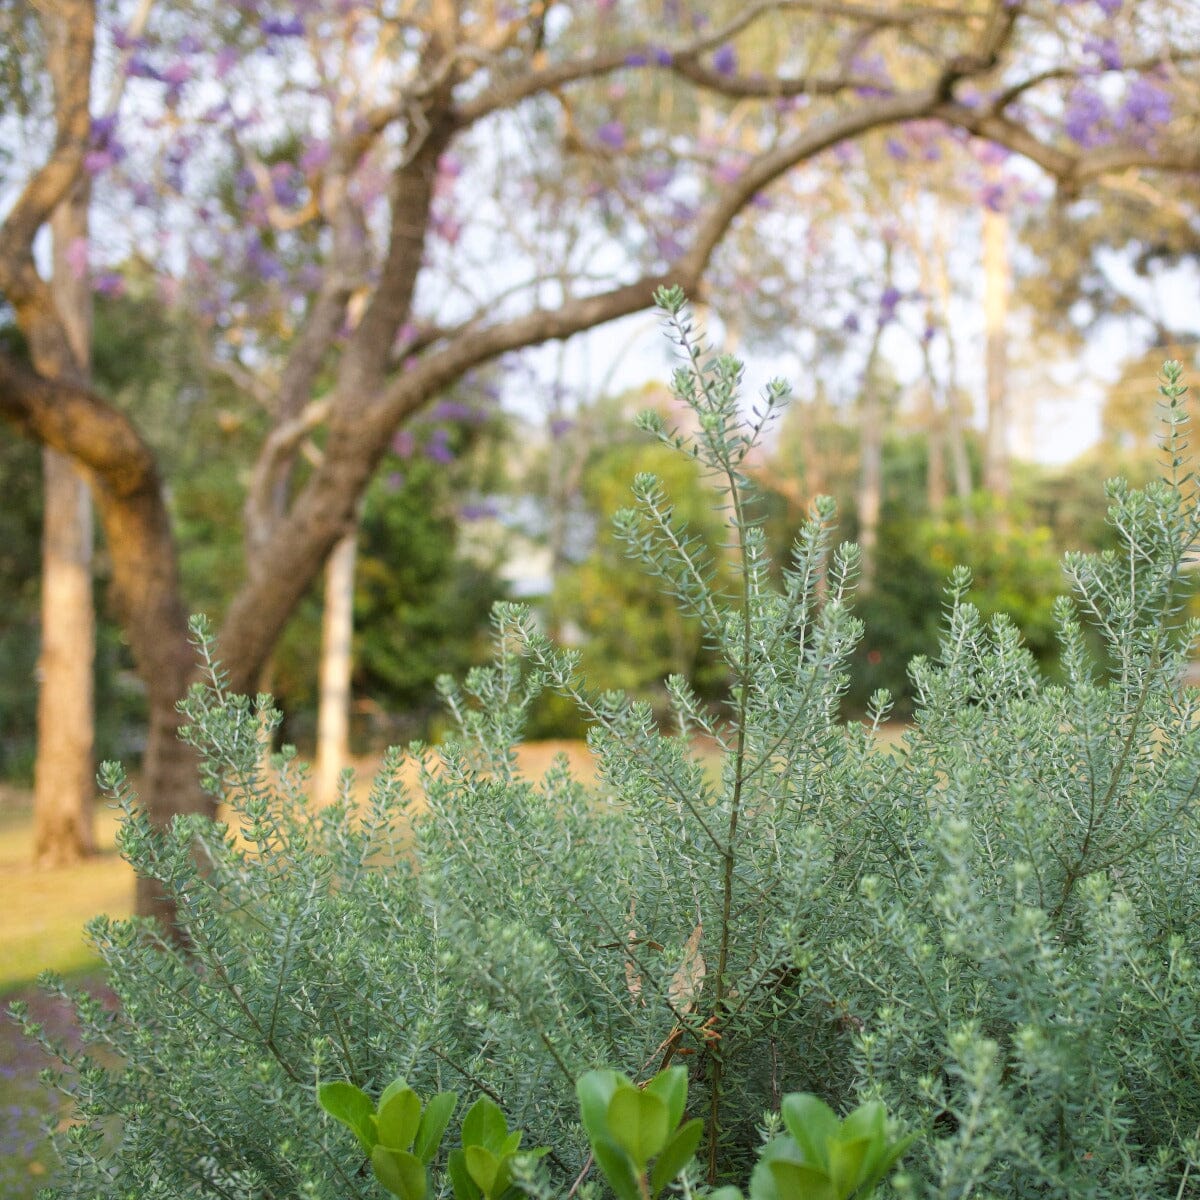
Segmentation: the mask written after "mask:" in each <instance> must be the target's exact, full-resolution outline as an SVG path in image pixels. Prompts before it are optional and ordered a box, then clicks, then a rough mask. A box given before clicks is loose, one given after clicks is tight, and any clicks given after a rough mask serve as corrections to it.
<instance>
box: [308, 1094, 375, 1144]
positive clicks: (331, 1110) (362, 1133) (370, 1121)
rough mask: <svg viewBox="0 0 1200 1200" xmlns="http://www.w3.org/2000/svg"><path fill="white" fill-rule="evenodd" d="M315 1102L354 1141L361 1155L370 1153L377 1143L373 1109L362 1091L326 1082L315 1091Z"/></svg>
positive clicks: (373, 1106)
mask: <svg viewBox="0 0 1200 1200" xmlns="http://www.w3.org/2000/svg"><path fill="white" fill-rule="evenodd" d="M317 1102H318V1103H319V1104H320V1105H321V1107H322V1108H323V1109H324V1110H325V1111H326V1112H327V1113H328V1114H329V1115H330V1116H331V1117H334V1118H336V1119H337V1120H339V1121H341V1123H342V1124H343V1125H345V1126H346V1127H347V1128H348V1129H350V1130H351V1132H352V1133H353V1134H354V1136H355V1137H357V1138H358V1141H359V1145H361V1146H362V1148H363V1153H364V1154H370V1153H371V1148H372V1147H373V1146H374V1145H375V1143H376V1141H378V1135H377V1134H376V1132H375V1105H374V1104H372V1103H371V1098H370V1096H368V1095H367V1093H366V1092H364V1091H363V1090H362V1088H360V1087H355V1086H354V1084H352V1083H347V1082H346V1081H345V1080H344V1079H334V1080H330V1082H328V1083H323V1084H321V1086H320V1087H319V1088H318V1089H317Z"/></svg>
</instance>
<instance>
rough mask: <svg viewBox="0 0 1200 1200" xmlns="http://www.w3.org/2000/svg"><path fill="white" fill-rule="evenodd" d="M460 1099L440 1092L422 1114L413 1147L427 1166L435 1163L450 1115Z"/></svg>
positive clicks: (448, 1093)
mask: <svg viewBox="0 0 1200 1200" xmlns="http://www.w3.org/2000/svg"><path fill="white" fill-rule="evenodd" d="M457 1103H458V1097H457V1096H456V1095H455V1094H454V1093H453V1092H438V1094H437V1095H436V1096H434V1097H433V1098H432V1099H431V1100H430V1101H429V1103H428V1104H427V1105H425V1111H424V1112H423V1113H422V1114H421V1123H420V1124H419V1125H418V1126H417V1137H416V1141H415V1143H414V1145H413V1153H414V1154H415V1155H416V1156H417V1157H418V1158H419V1159H420V1160H421V1161H422V1162H423V1163H425V1164H426V1165H427V1166H428V1164H429V1163H430V1162H432V1161H433V1157H434V1155H435V1154H437V1152H438V1147H439V1146H440V1145H441V1144H442V1135H443V1134H444V1133H445V1132H446V1126H447V1125H448V1124H449V1123H450V1115H451V1113H453V1112H454V1106H455V1105H456V1104H457Z"/></svg>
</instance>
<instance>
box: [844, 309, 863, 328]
mask: <svg viewBox="0 0 1200 1200" xmlns="http://www.w3.org/2000/svg"><path fill="white" fill-rule="evenodd" d="M842 328H843V329H844V330H845V331H846V332H847V333H857V332H858V331H859V329H860V328H861V325H860V322H859V319H858V313H847V314H846V317H845V320H843V321H842Z"/></svg>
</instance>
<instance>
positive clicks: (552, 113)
mask: <svg viewBox="0 0 1200 1200" xmlns="http://www.w3.org/2000/svg"><path fill="white" fill-rule="evenodd" d="M39 7H40V8H44V9H45V10H46V11H47V12H48V13H49V14H51V15H52V16H53V17H54V19H55V20H56V21H57V22H58V23H59V28H60V29H61V31H62V37H63V38H64V39H65V41H64V42H63V44H62V46H61V47H60V52H61V53H63V54H64V55H66V56H67V59H68V61H70V62H71V63H72V64H73V68H74V69H73V70H71V71H69V72H62V73H60V74H58V75H56V76H55V79H54V104H53V114H54V115H53V129H52V130H51V131H50V136H49V137H43V138H42V139H41V140H40V143H39V144H44V145H46V146H47V147H48V149H47V150H46V151H45V152H44V153H40V154H39V153H36V152H35V151H34V150H33V149H32V146H33V145H34V144H35V143H34V142H33V141H32V139H30V138H28V137H26V136H24V133H27V132H28V131H27V130H26V131H24V133H23V131H22V129H20V128H18V127H17V126H18V125H19V121H18V120H17V119H16V118H15V117H14V118H13V120H12V121H11V122H10V123H8V124H5V125H4V126H3V130H2V132H3V136H4V137H5V139H6V141H7V142H8V143H9V149H10V150H11V153H9V154H7V155H5V157H4V158H3V159H2V160H0V162H2V164H3V165H2V166H0V171H3V175H4V179H3V184H4V186H3V189H0V194H3V195H5V196H6V197H11V199H8V200H7V210H6V213H5V216H4V219H3V222H2V224H0V292H2V293H3V295H4V298H5V300H6V301H7V303H8V304H9V305H10V306H11V308H12V310H13V312H14V314H15V316H16V319H17V321H18V323H19V324H20V326H21V328H22V329H23V331H24V332H25V334H26V337H27V339H28V340H29V342H30V343H31V344H34V345H47V346H50V347H52V348H53V347H54V346H56V345H59V344H60V343H61V342H62V341H63V339H64V337H65V336H66V333H65V330H66V323H65V317H64V313H63V312H62V311H61V310H60V309H59V308H58V307H57V306H56V303H55V297H54V295H53V293H52V291H51V288H50V285H49V283H48V281H47V279H46V278H45V277H44V276H43V275H42V273H41V271H40V269H39V261H38V259H37V257H36V256H35V253H34V247H35V243H36V242H37V240H38V237H39V234H40V233H41V231H42V230H43V229H44V228H46V227H47V224H48V223H49V222H50V221H51V219H52V217H53V215H54V213H55V212H56V211H58V210H59V209H60V208H61V206H62V205H63V204H64V203H66V202H67V201H68V200H69V198H70V197H71V196H72V195H73V194H75V189H76V187H77V185H78V183H79V181H80V180H81V178H83V177H84V176H85V175H86V176H88V177H90V178H91V180H92V182H93V184H94V192H95V196H96V199H95V201H94V203H95V204H98V205H101V206H102V208H103V220H101V219H100V218H99V216H98V215H96V219H95V220H94V223H93V230H94V233H93V236H92V243H91V245H90V246H88V245H84V246H78V245H76V246H75V251H76V253H77V255H78V257H79V260H80V261H79V265H80V267H81V268H82V267H85V266H88V265H90V266H91V267H92V269H93V271H94V279H95V281H96V285H97V286H100V287H109V288H119V286H120V277H119V269H120V268H121V267H122V266H123V265H128V264H131V263H138V264H141V265H144V266H146V267H149V268H150V269H151V270H153V271H154V272H156V273H157V274H158V276H159V278H160V280H161V287H162V292H163V297H164V302H177V303H181V304H185V305H189V306H190V307H191V309H192V311H194V313H195V316H196V320H197V321H198V322H203V323H204V328H205V332H206V335H207V337H208V339H209V343H210V347H211V357H212V358H213V360H214V361H215V362H216V363H217V364H219V365H222V366H223V367H224V369H226V370H227V372H228V373H230V374H232V375H234V376H238V375H241V374H246V375H250V376H252V377H253V378H252V380H251V379H248V380H247V384H248V386H251V385H252V386H255V387H257V388H259V389H260V390H261V391H262V399H263V402H264V403H265V404H266V405H267V406H268V409H269V411H270V413H271V425H270V429H269V432H268V433H267V435H266V436H265V437H264V439H263V441H262V445H261V447H260V450H259V453H258V456H257V460H256V464H255V467H254V470H253V473H252V478H251V479H250V482H249V485H248V489H247V495H246V500H245V508H244V514H245V528H244V533H245V545H246V556H245V558H246V567H245V575H244V580H243V582H242V584H241V586H240V589H239V591H238V593H237V595H236V597H235V599H234V600H233V602H232V604H231V605H230V607H229V609H228V612H227V613H226V615H225V618H224V621H223V624H222V627H221V629H220V631H219V644H220V648H221V656H222V660H223V661H224V663H225V664H226V667H227V670H228V672H229V676H230V684H231V686H232V688H233V689H234V690H235V691H240V690H247V689H253V687H254V685H255V682H256V680H257V677H258V674H259V671H260V668H261V667H262V665H263V663H264V661H265V659H266V658H267V656H268V655H269V653H270V651H271V648H272V646H273V645H274V644H275V642H276V640H277V639H278V637H279V636H280V632H281V630H282V629H283V628H284V626H285V624H286V622H287V620H288V618H289V615H290V614H291V613H292V611H293V610H294V608H295V607H296V605H297V603H298V602H299V600H300V599H301V598H302V597H303V595H304V594H305V593H306V591H307V590H308V588H309V587H310V585H311V584H312V582H313V580H314V579H315V578H316V576H317V574H318V572H319V571H320V569H321V566H322V563H323V561H324V560H325V558H326V556H327V554H328V553H329V551H330V549H331V547H332V546H333V545H334V544H335V543H336V542H337V541H338V539H339V538H340V537H341V536H342V534H343V533H344V532H345V530H346V529H347V528H348V527H349V526H350V524H351V523H352V522H353V520H354V514H355V512H356V508H357V506H358V503H359V500H360V498H361V497H362V494H363V492H364V489H365V488H366V487H367V484H368V483H369V481H370V479H371V477H372V474H373V472H374V470H375V468H376V465H377V464H378V463H379V462H380V460H381V459H382V457H383V456H384V454H385V453H386V451H387V448H388V446H389V444H390V441H391V439H392V437H393V435H394V433H395V431H396V429H397V427H398V426H400V425H401V424H402V423H404V422H405V421H406V420H407V419H408V418H409V417H411V416H412V415H413V414H414V413H416V412H418V411H419V410H421V409H422V408H423V407H424V406H425V405H427V404H429V403H430V401H431V400H432V399H433V398H434V397H436V396H437V395H438V394H439V393H441V392H442V391H443V390H444V389H445V388H447V387H448V386H449V385H450V384H452V383H453V382H455V381H456V380H458V379H459V378H461V377H462V376H463V374H464V373H466V372H468V371H470V370H472V369H473V368H477V367H480V366H482V365H485V364H489V363H494V362H496V361H498V360H500V359H502V358H503V356H505V355H508V354H510V353H512V352H515V351H520V350H522V349H525V348H527V347H531V346H536V345H538V344H541V343H545V342H547V341H551V340H555V339H564V338H569V337H571V336H572V335H574V334H578V333H580V332H582V331H584V330H587V329H590V328H592V327H594V326H597V325H599V324H601V323H603V322H607V321H612V320H615V319H616V318H619V317H622V316H625V315H627V314H630V313H633V312H635V311H638V310H640V309H642V308H644V307H646V306H648V305H649V303H650V301H651V295H652V293H653V291H654V289H655V288H656V287H658V286H660V285H664V284H678V285H681V286H682V287H684V288H685V289H687V290H688V291H689V292H690V293H691V294H692V295H694V296H697V297H703V296H704V295H705V281H706V278H707V276H708V273H709V271H710V267H711V266H713V265H714V263H716V264H718V265H719V263H720V255H719V251H720V247H721V245H722V242H723V241H724V239H726V237H727V235H728V234H729V232H730V230H731V229H734V228H739V229H743V230H744V229H752V228H753V227H754V223H755V221H756V218H757V216H758V215H759V214H760V213H761V212H762V211H764V209H765V208H767V207H769V206H770V205H771V204H772V203H773V201H772V191H771V188H772V185H773V184H775V183H776V182H777V181H781V180H783V179H785V177H790V178H792V179H795V178H796V173H798V172H800V173H805V174H806V175H807V177H808V178H810V179H811V180H812V181H813V182H814V186H817V185H819V183H820V181H821V180H822V179H823V178H824V177H826V174H827V173H828V172H830V171H836V170H840V169H843V168H842V167H841V165H840V164H839V161H838V157H837V156H838V154H839V153H840V152H841V151H842V150H843V149H844V148H845V147H846V146H848V145H850V144H852V143H854V142H856V141H862V140H864V139H871V138H875V137H882V136H885V135H886V133H887V132H888V131H896V130H902V129H907V130H910V131H911V130H913V129H914V128H918V129H920V130H922V131H925V132H926V133H927V135H928V136H930V137H935V138H936V137H942V136H947V135H955V136H958V137H965V138H980V139H986V140H988V141H991V142H994V143H997V144H1000V145H1004V146H1006V147H1008V148H1009V149H1011V150H1013V151H1015V152H1017V153H1019V154H1021V155H1023V156H1025V157H1026V158H1028V159H1029V160H1031V161H1032V162H1035V163H1037V164H1039V165H1040V166H1041V167H1042V168H1044V170H1045V171H1046V172H1048V173H1049V174H1050V175H1052V176H1053V177H1055V178H1056V179H1058V180H1059V181H1061V185H1062V187H1063V188H1064V189H1066V191H1067V192H1069V193H1078V192H1079V191H1081V190H1082V189H1085V188H1090V187H1092V186H1093V185H1095V184H1097V182H1098V181H1102V180H1103V179H1104V178H1105V177H1107V176H1110V175H1112V174H1113V173H1116V172H1137V171H1141V170H1160V169H1166V170H1173V171H1180V170H1185V171H1194V170H1196V169H1197V168H1198V167H1200V149H1198V147H1200V140H1198V139H1197V138H1196V137H1195V113H1196V111H1197V106H1196V104H1195V87H1194V84H1195V67H1194V59H1195V55H1196V53H1197V51H1198V50H1200V31H1198V30H1196V28H1195V27H1194V26H1195V22H1194V20H1191V19H1189V16H1188V14H1189V11H1190V5H1189V4H1187V3H1184V0H1178V2H1177V3H1176V2H1175V0H1143V2H1142V3H1139V4H1136V5H1134V4H1132V3H1126V4H1124V5H1122V4H1121V3H1120V0H1081V2H1079V3H1055V2H1053V0H1027V2H1021V0H1018V2H1016V3H1013V0H958V2H949V0H947V2H946V3H939V4H936V5H934V4H925V3H915V2H914V3H895V4H893V3H887V4H878V3H876V4H871V3H866V2H861V0H844V2H842V3H830V2H829V0H761V2H758V3H750V4H742V5H733V4H728V5H726V4H723V3H721V4H713V3H710V2H708V0H705V2H700V0H696V2H694V3H693V2H688V0H661V2H652V0H562V2H554V0H517V2H516V3H513V4H509V5H498V4H495V3H492V2H491V0H401V2H399V3H396V4H393V5H391V6H388V7H386V8H381V7H380V6H377V5H375V4H366V3H362V4H360V3H357V2H356V0H336V2H334V0H328V2H325V0H304V2H303V3H301V2H297V3H294V4H290V5H286V6H285V5H279V6H276V5H267V4H265V3H260V2H259V0H241V2H239V3H229V4H215V5H200V4H196V5H192V4H188V3H186V2H183V0H170V2H164V3H161V4H159V5H156V6H154V7H152V8H150V9H148V10H147V9H146V6H144V5H134V4H133V3H126V2H124V0H116V2H115V3H112V4H109V5H106V6H104V7H103V8H102V9H100V10H99V11H100V13H101V20H100V24H99V25H97V19H98V18H97V13H98V8H97V6H96V5H95V4H94V3H92V0H47V2H46V4H45V5H42V6H39ZM147 13H148V15H147ZM1100 41H1103V45H1104V51H1105V52H1104V53H1103V54H1102V55H1101V54H1098V53H1095V52H1092V51H1090V50H1087V49H1084V48H1085V47H1087V46H1089V45H1092V44H1099V42H1100ZM89 65H90V67H91V69H90V70H89V69H88V68H89ZM118 75H120V76H122V77H123V78H124V79H125V81H126V86H125V88H124V92H123V100H122V103H121V105H120V106H119V107H118V108H117V109H116V110H114V111H112V112H109V111H108V110H107V109H106V107H105V106H104V104H102V103H101V100H100V99H99V98H98V95H97V94H96V93H98V92H101V91H103V93H104V94H105V95H107V94H108V87H107V85H108V83H109V82H110V81H111V80H112V79H113V78H114V77H116V76H118ZM93 88H95V91H93ZM735 118H736V119H735ZM10 126H11V127H10ZM781 226H782V230H783V233H780V232H779V230H780V227H781ZM786 229H787V222H786V221H783V222H775V223H773V225H772V233H771V236H772V237H776V236H785V235H786ZM884 299H885V298H884V297H881V302H883V301H884ZM35 358H36V356H35ZM264 381H265V383H264ZM0 414H3V416H5V417H6V418H7V419H8V420H9V421H10V422H11V423H12V424H13V425H15V426H16V428H17V429H18V430H20V431H22V432H24V433H26V434H28V435H30V436H32V437H34V438H37V439H38V440H40V441H41V442H42V443H44V444H45V445H48V446H51V447H53V448H55V449H57V450H59V451H61V452H62V453H64V454H65V455H67V456H69V457H70V458H71V459H72V460H74V462H75V463H77V464H78V465H79V466H80V467H81V468H82V469H83V471H84V472H85V474H86V475H87V477H88V479H89V481H90V483H91V487H92V491H93V495H94V498H95V503H96V506H97V511H98V513H99V518H100V522H101V525H102V528H103V533H104V537H105V540H106V543H107V550H108V554H109V556H110V558H111V562H112V572H113V587H114V591H115V596H116V600H117V604H118V607H119V609H120V611H121V613H122V619H123V621H124V624H125V627H126V630H127V634H128V639H129V643H130V645H131V647H132V650H133V654H134V657H135V659H136V663H137V667H138V671H139V672H140V674H141V676H142V678H143V679H144V681H145V684H146V688H147V692H148V698H149V710H150V718H149V719H150V730H149V738H148V743H147V754H146V760H145V765H144V783H143V789H144V793H143V799H144V801H145V803H146V805H147V807H148V809H149V811H150V813H151V815H152V817H153V818H154V819H155V820H156V821H159V822H162V821H165V820H166V819H167V818H168V817H170V816H171V815H172V814H174V813H177V812H183V811H205V810H206V809H207V807H208V804H209V801H208V800H206V799H205V798H204V796H203V795H202V793H201V791H200V789H199V787H198V785H197V782H196V779H195V768H194V763H193V759H192V757H191V752H190V751H189V750H187V749H185V748H184V747H182V746H181V745H180V744H179V743H178V741H177V739H176V737H175V733H176V730H177V727H178V724H179V721H180V718H179V716H178V714H177V712H176V703H177V701H178V700H179V698H180V697H181V696H182V695H183V693H184V691H185V689H186V687H187V684H188V681H189V680H190V679H191V678H192V675H193V671H194V660H193V651H192V649H191V647H190V646H189V643H188V637H187V621H186V614H187V609H188V603H187V598H186V597H185V596H184V595H183V594H181V589H180V586H179V577H178V572H177V568H176V561H175V548H174V543H173V539H172V526H171V516H170V512H169V510H168V507H167V505H166V503H165V502H164V498H163V489H162V480H161V478H160V474H159V471H158V468H157V465H156V462H155V458H154V455H153V454H152V453H151V451H150V450H149V448H148V446H147V444H146V442H145V441H144V439H143V438H142V437H141V436H140V435H139V431H138V430H137V429H136V428H135V427H134V426H133V425H132V424H131V423H130V421H128V420H127V419H126V418H125V417H123V416H122V415H121V413H120V412H118V411H117V410H115V409H114V408H113V407H111V406H110V405H108V404H106V403H105V401H104V400H103V398H102V397H100V396H98V395H97V394H95V392H94V391H92V390H89V389H88V388H87V387H85V386H83V385H82V384H81V382H80V381H79V380H77V379H73V378H71V377H69V376H60V377H54V376H53V375H51V374H50V373H48V372H47V371H45V370H42V369H40V368H38V367H37V365H36V362H35V366H34V367H33V368H30V367H28V366H25V365H23V364H22V363H20V362H18V361H16V360H15V359H14V358H13V357H11V356H0ZM306 438H314V439H315V441H316V443H317V444H318V445H319V448H320V455H319V457H318V456H313V461H312V462H308V461H304V462H301V461H298V458H297V453H296V452H297V448H298V446H300V445H301V443H302V442H303V441H304V439H306ZM139 904H140V907H141V909H142V910H143V911H146V912H155V911H159V912H161V913H162V914H163V915H166V912H167V910H166V908H165V907H163V906H162V905H161V902H160V901H159V900H158V899H157V898H156V896H155V894H154V893H153V892H152V890H151V888H150V887H149V885H145V886H144V888H143V892H142V894H141V895H140V897H139Z"/></svg>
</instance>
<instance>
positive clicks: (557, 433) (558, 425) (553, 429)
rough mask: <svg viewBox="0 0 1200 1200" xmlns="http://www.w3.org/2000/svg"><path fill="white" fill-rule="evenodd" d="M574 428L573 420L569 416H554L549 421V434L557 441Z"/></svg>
mask: <svg viewBox="0 0 1200 1200" xmlns="http://www.w3.org/2000/svg"><path fill="white" fill-rule="evenodd" d="M574 428H575V422H574V421H573V420H571V418H570V417H555V418H554V420H553V421H551V422H550V436H551V437H552V438H553V439H554V440H555V441H556V442H557V441H559V440H560V439H561V438H564V437H566V436H567V434H568V433H570V432H571V430H572V429H574Z"/></svg>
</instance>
